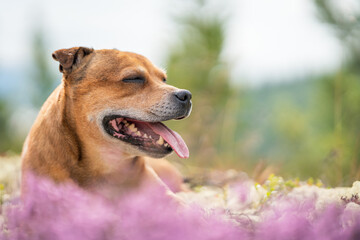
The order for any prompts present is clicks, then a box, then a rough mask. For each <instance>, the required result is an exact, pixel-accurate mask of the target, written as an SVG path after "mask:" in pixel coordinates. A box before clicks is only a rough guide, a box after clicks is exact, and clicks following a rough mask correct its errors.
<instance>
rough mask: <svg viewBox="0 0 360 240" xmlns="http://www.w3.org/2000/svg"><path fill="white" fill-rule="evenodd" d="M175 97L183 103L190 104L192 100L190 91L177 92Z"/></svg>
mask: <svg viewBox="0 0 360 240" xmlns="http://www.w3.org/2000/svg"><path fill="white" fill-rule="evenodd" d="M175 97H176V98H177V99H178V100H179V101H180V102H183V103H186V102H189V101H190V100H191V92H189V91H188V90H180V91H177V92H175Z"/></svg>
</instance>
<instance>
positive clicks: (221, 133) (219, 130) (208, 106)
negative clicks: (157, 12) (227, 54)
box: [167, 1, 239, 166]
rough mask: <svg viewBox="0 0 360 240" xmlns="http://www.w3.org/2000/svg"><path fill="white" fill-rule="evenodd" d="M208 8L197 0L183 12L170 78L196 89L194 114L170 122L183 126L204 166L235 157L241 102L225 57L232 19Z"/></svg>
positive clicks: (170, 60)
mask: <svg viewBox="0 0 360 240" xmlns="http://www.w3.org/2000/svg"><path fill="white" fill-rule="evenodd" d="M207 7H208V2H207V1H194V2H193V5H191V7H190V9H187V11H186V12H185V13H182V15H181V16H179V17H177V23H178V24H179V30H178V35H179V38H178V44H177V45H175V46H174V47H173V48H172V49H171V50H170V54H169V57H168V61H167V73H168V79H169V83H170V84H173V85H175V86H177V87H180V88H185V89H189V90H190V91H191V92H192V94H193V98H192V101H193V111H192V114H191V116H190V117H189V119H187V120H183V121H180V122H176V124H174V123H170V125H172V127H173V128H175V129H181V130H180V132H181V134H182V135H183V136H184V138H185V140H186V142H187V143H188V145H189V147H190V153H191V163H195V164H196V163H198V164H201V165H202V166H209V165H215V164H217V163H222V164H223V163H224V162H226V161H233V160H234V158H235V155H234V152H235V149H236V144H235V134H236V128H237V126H238V125H237V122H236V121H237V120H236V116H237V106H238V103H239V101H238V98H237V90H236V89H235V88H234V87H233V86H231V85H230V82H229V79H230V76H229V69H230V68H229V64H228V63H227V62H226V61H223V60H222V58H221V53H222V52H223V48H224V41H225V33H224V31H225V30H224V29H225V24H226V18H224V17H221V16H220V15H219V11H216V12H214V13H212V12H211V11H208V8H207ZM204 164H205V165H204Z"/></svg>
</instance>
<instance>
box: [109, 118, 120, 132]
mask: <svg viewBox="0 0 360 240" xmlns="http://www.w3.org/2000/svg"><path fill="white" fill-rule="evenodd" d="M110 124H111V126H112V127H113V128H114V129H115V130H116V131H117V132H118V131H119V128H118V126H117V125H116V122H115V120H111V121H110Z"/></svg>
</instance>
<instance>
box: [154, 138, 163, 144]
mask: <svg viewBox="0 0 360 240" xmlns="http://www.w3.org/2000/svg"><path fill="white" fill-rule="evenodd" d="M156 143H157V144H159V145H163V144H164V139H163V138H162V136H160V138H159V140H157V141H156Z"/></svg>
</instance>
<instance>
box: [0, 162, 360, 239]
mask: <svg viewBox="0 0 360 240" xmlns="http://www.w3.org/2000/svg"><path fill="white" fill-rule="evenodd" d="M1 166H2V168H1V175H0V176H1V179H0V183H1V185H0V186H1V190H0V196H1V204H2V205H1V212H0V213H1V215H0V239H1V240H15V239H16V240H18V239H29V240H37V239H59V240H60V239H64V240H65V239H66V240H71V239H74V240H75V239H76V240H85V239H132V240H141V239H154V240H155V239H156V240H161V239H164V240H165V239H179V240H180V239H200V240H201V239H204V240H205V239H238V240H239V239H259V240H260V239H274V240H275V239H276V240H288V239H334V240H335V239H336V240H338V239H342V240H347V239H349V240H350V239H360V200H359V193H360V182H354V183H353V185H352V186H349V187H343V188H326V187H324V186H322V183H321V182H320V181H313V180H312V179H309V180H308V181H306V182H301V181H299V180H297V179H295V180H287V181H285V180H284V179H283V178H281V177H280V176H275V175H270V176H269V178H268V179H267V180H266V181H265V183H264V184H262V185H260V184H257V183H255V182H254V181H252V180H251V179H249V178H247V177H246V175H245V174H244V173H236V174H237V176H238V177H237V178H235V179H236V180H233V181H230V180H229V182H227V183H226V184H223V186H215V185H211V186H210V185H209V186H205V185H204V186H200V185H197V186H194V187H193V188H192V191H190V192H180V193H178V194H177V195H178V196H179V197H180V198H181V199H183V201H184V202H185V205H184V206H179V205H178V204H177V203H174V202H172V201H170V200H169V199H168V198H166V197H164V195H163V194H162V193H158V192H156V191H155V190H152V189H149V191H148V192H145V193H142V194H141V195H131V196H128V197H125V198H122V199H117V200H111V201H110V200H108V199H105V198H103V197H100V196H98V195H93V194H91V193H88V192H85V191H83V190H82V189H80V188H78V187H77V186H74V185H60V186H57V185H55V184H54V183H52V182H50V181H49V180H47V179H41V178H38V177H35V176H33V177H32V178H31V179H30V181H29V185H28V187H29V189H30V191H29V196H28V197H27V198H26V199H25V200H24V201H21V200H20V199H19V191H18V190H19V189H18V187H19V183H18V178H19V161H18V159H17V158H11V159H1ZM233 174H234V172H233Z"/></svg>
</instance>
